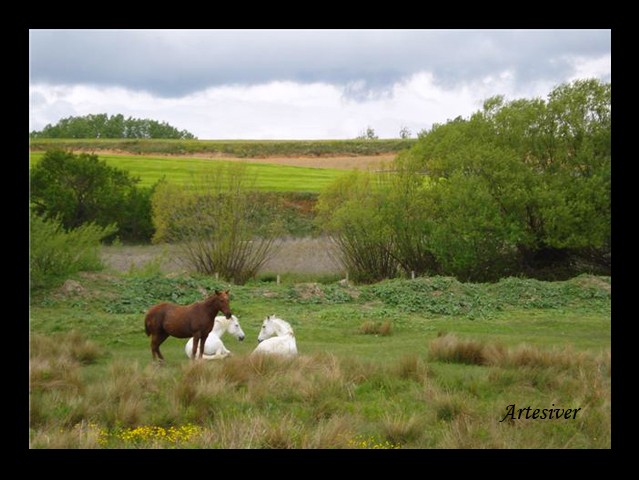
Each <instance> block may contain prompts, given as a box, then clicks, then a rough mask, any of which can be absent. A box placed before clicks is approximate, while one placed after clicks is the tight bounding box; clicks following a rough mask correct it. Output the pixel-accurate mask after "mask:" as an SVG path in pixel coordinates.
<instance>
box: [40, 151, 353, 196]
mask: <svg viewBox="0 0 639 480" xmlns="http://www.w3.org/2000/svg"><path fill="white" fill-rule="evenodd" d="M43 155H44V153H40V152H34V153H31V154H30V156H29V166H33V165H35V164H36V163H37V162H39V161H40V159H41V158H42V156H43ZM98 155H99V158H100V159H101V160H104V161H106V163H107V164H108V165H110V166H112V167H116V168H121V169H123V170H127V171H128V172H130V173H131V174H132V175H133V176H135V177H139V178H140V184H139V185H140V186H145V187H148V186H151V185H153V184H154V183H155V182H157V181H158V180H160V179H161V178H163V177H164V178H166V179H167V180H168V181H169V182H171V183H176V184H178V185H187V186H188V185H192V184H193V183H194V181H202V180H203V179H204V180H207V178H208V179H211V181H212V180H213V177H212V173H214V172H216V171H217V170H216V167H219V165H220V164H229V163H230V162H228V161H224V160H209V159H202V158H168V157H153V156H139V155H137V156H132V155H130V156H125V155H102V154H98ZM247 175H248V177H249V178H252V177H254V178H255V188H256V189H257V190H261V191H272V192H314V193H317V192H319V191H321V190H322V189H323V188H325V187H326V186H327V185H329V184H331V183H332V182H333V181H334V180H335V178H337V177H339V176H341V175H344V170H338V169H331V168H307V167H292V166H286V165H272V164H262V163H247Z"/></svg>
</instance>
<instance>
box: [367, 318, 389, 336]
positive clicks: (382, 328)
mask: <svg viewBox="0 0 639 480" xmlns="http://www.w3.org/2000/svg"><path fill="white" fill-rule="evenodd" d="M359 333H361V334H362V335H381V336H382V337H387V336H389V335H392V333H393V325H392V324H391V322H390V320H386V321H385V322H373V321H371V320H367V321H365V322H364V323H362V324H361V325H360V326H359Z"/></svg>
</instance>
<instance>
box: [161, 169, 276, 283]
mask: <svg viewBox="0 0 639 480" xmlns="http://www.w3.org/2000/svg"><path fill="white" fill-rule="evenodd" d="M211 176H212V178H200V179H199V180H198V179H195V180H194V181H193V182H192V184H191V185H190V188H186V189H185V188H184V187H181V186H177V185H174V184H170V183H167V182H163V183H161V184H160V185H158V187H157V188H156V192H155V194H154V196H153V199H152V203H153V222H154V225H155V228H156V233H155V236H154V238H153V240H154V242H162V241H164V242H169V243H174V244H176V245H177V246H178V251H179V255H180V257H181V260H182V261H183V262H184V263H185V264H186V265H187V266H189V267H190V268H192V269H194V270H196V271H197V272H200V273H205V274H209V275H213V274H219V275H220V276H221V277H222V278H223V279H225V280H228V281H231V282H233V283H235V284H239V285H241V284H244V283H245V282H246V281H247V280H249V279H250V278H252V277H254V276H255V275H256V274H257V272H258V271H259V269H260V268H261V266H262V265H263V264H264V262H266V260H267V259H268V258H269V256H270V255H271V254H272V253H273V252H274V249H275V247H276V239H277V237H278V236H279V234H280V232H281V225H280V224H279V222H277V221H273V219H271V218H264V216H263V209H261V204H260V201H259V198H258V197H259V193H258V192H256V191H255V190H254V189H253V186H254V181H255V179H254V178H252V177H250V176H249V175H248V173H247V170H246V166H245V165H243V164H240V163H238V164H233V165H222V166H219V167H217V168H216V169H215V170H214V171H213V173H212V174H211Z"/></svg>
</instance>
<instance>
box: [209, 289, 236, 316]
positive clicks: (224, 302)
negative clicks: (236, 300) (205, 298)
mask: <svg viewBox="0 0 639 480" xmlns="http://www.w3.org/2000/svg"><path fill="white" fill-rule="evenodd" d="M209 300H210V301H211V304H212V306H213V307H214V308H216V309H217V310H219V311H220V312H222V313H223V314H224V316H225V317H226V318H228V319H230V318H231V316H232V315H233V313H231V305H230V300H229V291H228V290H224V291H222V290H215V293H214V294H213V295H212V296H211V297H209Z"/></svg>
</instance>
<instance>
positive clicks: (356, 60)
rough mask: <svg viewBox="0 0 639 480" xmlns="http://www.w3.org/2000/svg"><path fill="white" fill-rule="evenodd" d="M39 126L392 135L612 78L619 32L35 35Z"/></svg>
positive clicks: (282, 135)
mask: <svg viewBox="0 0 639 480" xmlns="http://www.w3.org/2000/svg"><path fill="white" fill-rule="evenodd" d="M29 35H30V39H29V55H30V58H29V66H30V101H29V103H30V115H29V131H32V130H40V129H42V128H43V127H44V126H45V125H47V124H49V123H51V124H54V123H56V122H57V121H58V120H60V119H61V118H64V117H68V116H71V115H74V116H75V115H86V114H89V113H108V114H109V115H114V114H117V113H122V114H123V115H125V116H132V117H135V118H150V119H154V120H159V121H166V122H168V123H170V124H171V125H173V126H174V127H176V128H178V129H180V130H181V129H186V130H188V131H190V132H191V133H193V134H194V135H195V136H197V137H198V138H200V139H328V138H335V139H339V138H354V137H356V136H357V135H358V134H360V133H362V131H363V130H364V129H365V128H366V127H367V126H370V127H372V128H373V129H374V130H375V132H376V133H377V135H378V136H380V137H382V138H391V137H398V136H399V131H400V129H401V128H402V127H407V128H408V129H409V130H410V131H411V132H413V134H416V133H417V132H419V131H420V130H422V129H428V128H430V126H431V125H432V124H433V123H434V122H439V123H442V122H445V121H446V120H447V119H451V118H454V117H457V116H458V115H461V116H464V117H466V116H468V115H469V114H471V113H472V112H474V111H475V110H477V109H479V108H480V107H481V104H482V102H483V100H484V99H486V98H488V97H490V96H492V95H496V94H503V95H505V96H506V97H507V98H508V99H514V98H520V97H545V96H546V94H547V93H548V92H549V91H550V90H551V89H552V88H553V87H554V86H556V85H558V84H560V83H563V82H567V81H571V80H574V79H578V78H591V77H596V78H599V79H601V80H604V81H611V72H610V69H611V32H610V30H31V31H30V32H29Z"/></svg>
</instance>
